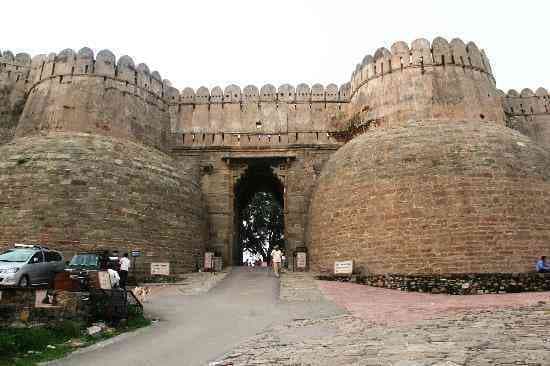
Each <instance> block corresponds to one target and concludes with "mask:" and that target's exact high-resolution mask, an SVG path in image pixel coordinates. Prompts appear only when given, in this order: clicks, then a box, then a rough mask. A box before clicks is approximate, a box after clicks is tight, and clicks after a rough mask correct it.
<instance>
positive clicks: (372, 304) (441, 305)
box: [215, 273, 550, 366]
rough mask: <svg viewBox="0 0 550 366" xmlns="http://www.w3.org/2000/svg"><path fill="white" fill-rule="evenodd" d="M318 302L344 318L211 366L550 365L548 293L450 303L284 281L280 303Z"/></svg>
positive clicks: (246, 348)
mask: <svg viewBox="0 0 550 366" xmlns="http://www.w3.org/2000/svg"><path fill="white" fill-rule="evenodd" d="M312 284H314V285H315V286H313V285H312ZM317 285H318V286H317ZM320 294H324V295H325V296H327V297H329V298H331V299H332V300H333V301H335V302H336V303H338V304H339V305H340V306H342V307H345V308H346V309H347V310H348V312H349V314H347V315H343V316H336V317H329V318H325V319H317V320H307V319H296V320H294V321H293V322H291V323H289V324H286V325H284V326H277V327H272V328H271V329H269V330H267V331H265V332H262V333H260V334H258V335H257V336H255V337H254V338H252V339H250V340H248V341H247V342H245V343H243V344H241V345H240V346H239V347H238V348H236V349H235V350H233V351H232V352H230V353H228V354H226V355H225V356H224V357H223V358H222V359H220V360H219V361H217V362H216V363H215V364H216V365H235V366H236V365H289V366H290V365H292V366H298V365H365V366H367V365H373V366H374V365H380V366H382V365H384V366H428V365H430V366H466V365H468V366H470V365H472V366H473V365H475V366H482V365H487V366H489V365H525V366H527V365H529V366H535V365H538V366H547V365H550V305H549V304H550V294H549V293H524V294H504V295H480V296H462V297H456V296H448V295H429V294H418V293H402V292H399V291H395V290H387V289H374V288H371V287H368V286H361V285H354V284H349V283H337V282H317V283H316V281H315V280H313V279H312V278H311V277H308V275H307V274H298V275H294V274H291V273H290V274H286V275H284V276H283V278H282V281H281V299H282V301H314V299H315V298H316V297H317V296H319V295H320ZM546 301H548V302H546Z"/></svg>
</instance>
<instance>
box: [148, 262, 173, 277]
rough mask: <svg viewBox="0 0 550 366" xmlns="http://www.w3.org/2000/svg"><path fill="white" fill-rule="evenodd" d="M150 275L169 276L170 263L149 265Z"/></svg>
mask: <svg viewBox="0 0 550 366" xmlns="http://www.w3.org/2000/svg"><path fill="white" fill-rule="evenodd" d="M151 275H164V276H168V275H170V263H151Z"/></svg>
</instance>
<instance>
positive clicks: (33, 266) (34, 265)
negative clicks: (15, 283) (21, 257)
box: [25, 251, 44, 285]
mask: <svg viewBox="0 0 550 366" xmlns="http://www.w3.org/2000/svg"><path fill="white" fill-rule="evenodd" d="M25 267H27V270H26V273H27V276H28V277H29V281H30V283H31V284H32V285H36V284H39V283H42V282H43V280H44V271H43V269H44V253H42V251H38V252H36V253H34V254H33V256H32V257H31V258H30V259H29V261H28V262H27V265H26V266H25Z"/></svg>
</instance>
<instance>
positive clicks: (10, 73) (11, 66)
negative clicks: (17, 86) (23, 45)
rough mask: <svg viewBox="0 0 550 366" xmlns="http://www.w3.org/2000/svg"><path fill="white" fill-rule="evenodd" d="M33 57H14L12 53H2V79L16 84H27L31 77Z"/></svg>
mask: <svg viewBox="0 0 550 366" xmlns="http://www.w3.org/2000/svg"><path fill="white" fill-rule="evenodd" d="M30 67H31V57H30V56H29V55H28V54H27V53H18V54H16V55H14V54H13V53H12V52H11V51H0V78H2V79H3V80H10V81H12V82H16V83H22V84H23V83H25V82H26V81H27V79H28V77H29V71H30Z"/></svg>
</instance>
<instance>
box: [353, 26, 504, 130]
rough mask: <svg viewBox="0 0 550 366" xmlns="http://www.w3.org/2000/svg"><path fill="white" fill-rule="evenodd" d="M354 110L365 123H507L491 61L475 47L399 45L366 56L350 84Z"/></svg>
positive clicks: (424, 42)
mask: <svg viewBox="0 0 550 366" xmlns="http://www.w3.org/2000/svg"><path fill="white" fill-rule="evenodd" d="M350 109H352V110H354V111H355V112H360V113H362V114H363V117H364V119H365V120H377V121H380V122H381V123H383V124H387V125H395V124H401V123H406V122H408V121H410V120H432V119H433V120H456V121H460V120H475V121H483V120H488V121H496V122H499V123H504V114H503V111H502V105H501V101H500V96H499V94H498V92H497V89H496V87H495V80H494V77H493V75H492V70H491V66H490V64H489V60H488V58H487V57H486V55H485V52H484V51H480V50H479V49H478V48H477V46H476V45H475V43H473V42H470V43H468V44H467V45H466V44H464V42H463V41H462V40H460V39H454V40H452V41H451V42H450V43H449V42H447V41H446V40H445V39H443V38H440V37H438V38H436V39H434V41H433V42H432V43H430V42H429V41H428V40H426V39H417V40H415V41H413V42H412V44H411V46H410V47H409V45H408V44H406V43H405V42H396V43H394V44H393V45H392V47H391V51H389V50H387V49H386V48H380V49H378V50H377V51H376V53H375V54H374V57H373V56H371V55H367V56H365V58H364V59H363V62H362V63H361V64H359V65H357V67H356V69H355V72H354V73H353V75H352V79H351V101H350Z"/></svg>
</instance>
